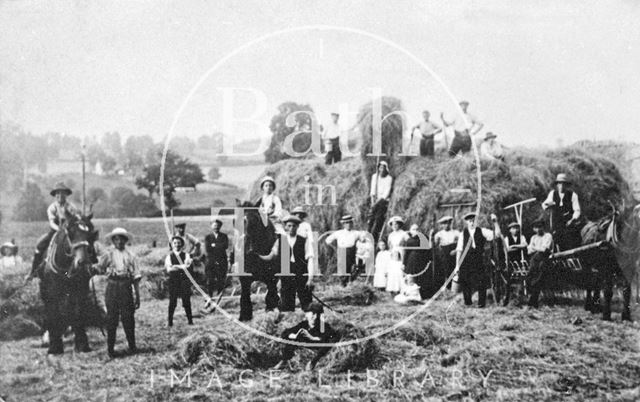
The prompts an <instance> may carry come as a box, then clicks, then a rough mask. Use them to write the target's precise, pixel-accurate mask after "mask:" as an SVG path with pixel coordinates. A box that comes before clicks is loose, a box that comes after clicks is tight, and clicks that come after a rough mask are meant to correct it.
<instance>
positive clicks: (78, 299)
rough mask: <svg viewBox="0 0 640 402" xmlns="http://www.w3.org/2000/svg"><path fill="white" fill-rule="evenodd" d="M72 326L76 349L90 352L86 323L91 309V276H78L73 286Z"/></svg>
mask: <svg viewBox="0 0 640 402" xmlns="http://www.w3.org/2000/svg"><path fill="white" fill-rule="evenodd" d="M71 298H72V299H71V301H72V305H71V307H72V310H71V314H72V316H71V317H72V327H73V333H74V342H75V351H76V352H90V351H91V348H89V339H88V338H87V331H86V325H87V324H86V323H87V312H88V310H89V306H90V303H89V278H78V279H77V283H76V284H75V286H74V287H73V288H72V292H71Z"/></svg>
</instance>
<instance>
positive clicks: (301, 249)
mask: <svg viewBox="0 0 640 402" xmlns="http://www.w3.org/2000/svg"><path fill="white" fill-rule="evenodd" d="M282 223H283V224H284V232H285V233H284V234H281V235H279V236H278V239H277V240H276V242H275V243H274V244H273V248H272V249H271V253H269V254H268V255H266V256H259V257H260V258H261V259H262V260H264V261H271V260H273V259H274V258H275V257H276V256H279V255H285V252H286V253H288V255H289V272H290V273H291V274H293V275H283V274H284V273H283V272H281V273H280V274H281V275H282V276H281V279H280V284H281V287H280V311H291V312H293V311H295V307H296V294H297V295H298V300H299V301H300V307H301V308H302V309H303V310H304V309H306V308H307V306H308V305H309V304H310V303H311V299H312V296H311V283H312V280H313V272H314V258H313V247H312V246H311V241H309V239H308V238H306V239H305V238H304V237H302V236H299V235H298V234H297V231H298V225H300V219H299V218H298V217H296V216H294V215H288V216H286V217H284V219H283V220H282ZM281 263H283V264H284V263H285V262H284V261H281Z"/></svg>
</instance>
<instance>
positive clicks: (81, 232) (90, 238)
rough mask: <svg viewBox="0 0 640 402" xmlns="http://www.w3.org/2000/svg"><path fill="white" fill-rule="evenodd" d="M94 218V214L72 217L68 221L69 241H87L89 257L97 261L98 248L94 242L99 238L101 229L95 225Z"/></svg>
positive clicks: (73, 242)
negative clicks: (92, 220)
mask: <svg viewBox="0 0 640 402" xmlns="http://www.w3.org/2000/svg"><path fill="white" fill-rule="evenodd" d="M92 218H93V214H89V215H86V216H80V217H74V218H72V219H71V220H70V221H69V222H67V236H69V242H70V243H71V244H72V245H73V244H78V243H81V242H87V243H88V247H87V252H88V258H89V259H90V260H91V261H92V262H97V256H96V250H95V248H94V246H93V244H94V242H95V241H96V240H98V234H99V231H98V230H96V229H95V227H94V226H93V223H92V222H91V219H92Z"/></svg>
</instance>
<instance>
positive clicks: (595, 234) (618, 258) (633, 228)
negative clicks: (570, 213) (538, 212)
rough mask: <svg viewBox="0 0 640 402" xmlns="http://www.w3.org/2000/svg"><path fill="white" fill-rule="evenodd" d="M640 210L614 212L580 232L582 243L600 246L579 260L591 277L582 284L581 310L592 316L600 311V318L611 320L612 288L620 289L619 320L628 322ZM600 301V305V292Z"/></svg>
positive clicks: (639, 250) (588, 224)
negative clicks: (585, 291)
mask: <svg viewBox="0 0 640 402" xmlns="http://www.w3.org/2000/svg"><path fill="white" fill-rule="evenodd" d="M639 214H640V206H638V207H636V208H634V209H633V210H627V211H623V213H622V215H620V214H619V213H618V212H617V211H615V210H614V212H613V213H612V215H611V216H608V217H605V218H603V219H601V220H599V221H598V222H588V223H587V224H586V225H585V226H584V227H583V228H582V231H581V234H582V243H583V244H585V245H586V244H593V243H597V242H604V243H603V245H602V246H601V247H599V248H594V249H591V250H588V251H586V252H585V253H584V254H582V255H581V256H580V259H581V260H582V261H583V263H584V265H585V266H586V267H587V268H589V269H588V272H589V273H590V275H591V277H590V279H589V280H588V281H587V283H586V285H587V286H586V289H587V297H586V301H585V309H587V310H589V311H591V312H593V313H596V312H598V311H599V310H602V318H603V319H605V320H611V299H612V297H613V286H614V284H618V285H619V286H621V287H622V295H623V306H622V320H627V321H631V308H630V305H631V282H632V280H633V277H634V275H635V267H636V264H637V261H638V256H639V255H640V249H639V246H640V245H639V244H638V240H639V239H638V235H639V233H640V216H639ZM601 291H603V296H604V299H603V300H602V302H600V292H601Z"/></svg>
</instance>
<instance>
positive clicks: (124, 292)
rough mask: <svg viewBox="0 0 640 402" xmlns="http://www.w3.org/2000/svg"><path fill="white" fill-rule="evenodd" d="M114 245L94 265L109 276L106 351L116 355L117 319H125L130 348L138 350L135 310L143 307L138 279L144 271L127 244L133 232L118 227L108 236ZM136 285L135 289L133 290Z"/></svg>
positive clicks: (124, 324)
mask: <svg viewBox="0 0 640 402" xmlns="http://www.w3.org/2000/svg"><path fill="white" fill-rule="evenodd" d="M106 238H107V239H110V240H111V241H112V242H113V247H112V248H110V249H109V250H107V252H106V253H105V254H103V255H102V256H101V257H100V260H99V261H98V263H97V264H96V265H95V269H96V271H97V272H98V273H100V274H106V275H107V278H108V282H107V289H106V292H105V305H106V307H107V351H108V353H109V357H114V356H115V352H114V346H115V343H116V330H117V329H118V321H119V320H121V321H122V327H123V328H124V333H125V336H126V337H127V343H128V344H129V352H130V353H131V354H134V353H136V352H137V348H136V336H135V318H134V313H135V311H136V310H137V309H138V308H140V288H139V283H140V279H141V278H142V275H141V274H140V271H139V270H138V264H137V261H136V258H135V256H134V255H133V254H132V253H131V252H130V251H129V250H127V249H125V246H126V244H127V243H129V242H131V239H132V236H131V235H130V234H129V232H127V231H126V230H125V229H123V228H115V229H113V231H112V232H111V233H109V234H108V235H107V236H106ZM132 288H133V292H132Z"/></svg>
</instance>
